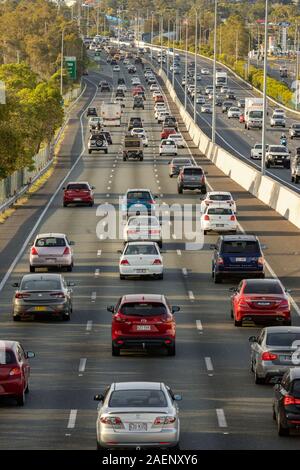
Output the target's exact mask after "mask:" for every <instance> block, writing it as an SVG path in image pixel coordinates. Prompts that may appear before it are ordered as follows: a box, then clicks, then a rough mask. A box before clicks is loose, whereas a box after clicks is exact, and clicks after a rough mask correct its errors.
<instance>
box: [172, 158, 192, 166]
mask: <svg viewBox="0 0 300 470" xmlns="http://www.w3.org/2000/svg"><path fill="white" fill-rule="evenodd" d="M172 163H173V165H181V166H184V165H191V164H192V162H191V160H183V159H180V158H174V160H173V162H172Z"/></svg>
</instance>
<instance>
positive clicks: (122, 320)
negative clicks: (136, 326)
mask: <svg viewBox="0 0 300 470" xmlns="http://www.w3.org/2000/svg"><path fill="white" fill-rule="evenodd" d="M114 320H115V321H117V322H119V323H124V322H125V319H124V318H122V317H120V316H119V315H115V316H114Z"/></svg>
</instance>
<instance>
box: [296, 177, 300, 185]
mask: <svg viewBox="0 0 300 470" xmlns="http://www.w3.org/2000/svg"><path fill="white" fill-rule="evenodd" d="M299 181H300V178H299V176H295V183H296V184H298V183H299Z"/></svg>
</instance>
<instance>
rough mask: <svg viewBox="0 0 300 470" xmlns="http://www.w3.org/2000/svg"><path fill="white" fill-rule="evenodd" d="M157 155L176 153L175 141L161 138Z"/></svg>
mask: <svg viewBox="0 0 300 470" xmlns="http://www.w3.org/2000/svg"><path fill="white" fill-rule="evenodd" d="M159 155H177V144H176V142H175V141H174V140H171V139H163V140H162V141H161V143H160V146H159Z"/></svg>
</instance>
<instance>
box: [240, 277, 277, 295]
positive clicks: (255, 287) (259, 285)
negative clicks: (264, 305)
mask: <svg viewBox="0 0 300 470" xmlns="http://www.w3.org/2000/svg"><path fill="white" fill-rule="evenodd" d="M244 294H283V290H282V287H281V285H280V284H279V283H278V282H276V281H267V282H264V281H263V280H260V281H259V280H258V281H250V282H249V281H247V282H246V285H245V287H244Z"/></svg>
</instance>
